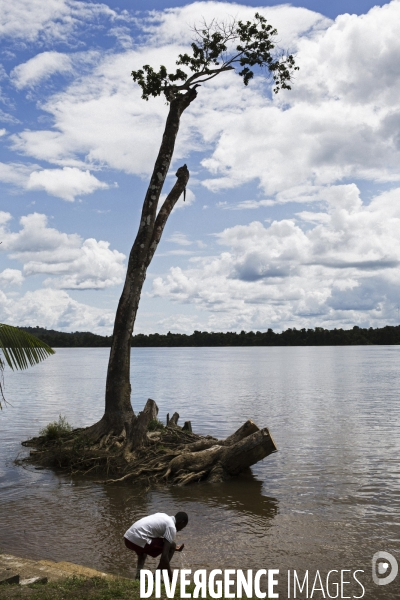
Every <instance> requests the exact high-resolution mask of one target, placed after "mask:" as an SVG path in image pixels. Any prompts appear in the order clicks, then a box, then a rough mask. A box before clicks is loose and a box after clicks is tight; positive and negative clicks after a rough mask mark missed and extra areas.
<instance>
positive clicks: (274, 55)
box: [86, 13, 298, 443]
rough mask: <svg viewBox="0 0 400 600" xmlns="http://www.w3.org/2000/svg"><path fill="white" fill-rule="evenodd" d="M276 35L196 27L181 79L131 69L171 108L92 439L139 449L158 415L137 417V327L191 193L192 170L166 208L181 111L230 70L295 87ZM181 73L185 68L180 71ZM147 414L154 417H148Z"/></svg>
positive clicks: (260, 21)
mask: <svg viewBox="0 0 400 600" xmlns="http://www.w3.org/2000/svg"><path fill="white" fill-rule="evenodd" d="M276 36H277V30H276V29H274V28H273V27H272V25H270V24H269V23H268V22H267V20H266V19H265V18H264V17H263V16H262V15H260V14H258V13H256V15H255V17H254V20H253V21H246V22H242V21H237V22H236V21H233V22H231V23H229V24H227V23H218V22H216V21H213V22H212V23H211V24H209V25H207V24H205V23H204V24H203V25H202V26H201V27H195V28H194V41H193V43H192V44H191V49H192V50H191V53H190V54H189V53H185V54H180V55H179V56H178V60H177V61H176V65H177V66H178V68H177V69H176V70H175V72H174V73H169V72H168V71H167V69H166V67H164V66H161V67H160V68H159V70H158V71H155V70H154V69H153V68H152V67H151V66H149V65H144V66H143V68H142V69H139V70H137V71H132V77H133V80H134V81H135V82H136V83H137V84H138V85H139V86H140V87H141V89H142V98H143V99H144V100H148V99H149V97H150V96H154V97H156V96H161V95H164V96H165V99H166V101H167V103H168V104H169V111H168V116H167V120H166V124H165V129H164V134H163V137H162V141H161V145H160V149H159V152H158V156H157V159H156V161H155V164H154V169H153V173H152V175H151V179H150V182H149V186H148V189H147V193H146V196H145V198H144V202H143V208H142V214H141V219H140V224H139V230H138V233H137V235H136V239H135V241H134V244H133V246H132V249H131V252H130V255H129V261H128V268H127V273H126V279H125V285H124V288H123V291H122V294H121V298H120V301H119V304H118V309H117V313H116V317H115V323H114V332H113V338H112V346H111V352H110V358H109V363H108V371H107V382H106V394H105V396H106V397H105V412H104V415H103V417H102V419H101V420H100V421H99V422H98V423H96V424H95V425H92V426H91V427H90V428H88V429H87V430H86V433H87V435H89V436H90V437H91V438H92V439H93V440H96V439H99V438H101V437H102V436H105V435H110V434H112V433H113V434H114V435H119V434H120V433H121V431H122V430H123V429H125V432H126V434H127V435H128V434H129V436H130V437H131V438H133V439H132V441H133V442H134V441H135V439H136V441H137V443H140V442H141V440H143V434H144V426H145V423H146V422H147V420H148V418H149V417H150V413H151V412H152V411H154V407H152V406H151V405H149V403H148V405H146V408H145V410H144V411H143V412H142V413H140V415H139V416H138V417H137V416H136V415H135V414H134V412H133V409H132V405H131V383H130V351H131V338H132V332H133V327H134V324H135V319H136V314H137V310H138V306H139V300H140V295H141V291H142V287H143V284H144V281H145V278H146V272H147V268H148V266H149V264H150V262H151V260H152V258H153V256H154V253H155V251H156V248H157V245H158V243H159V241H160V239H161V236H162V233H163V231H164V227H165V224H166V222H167V220H168V217H169V215H170V214H171V211H172V209H173V208H174V206H175V204H176V202H177V201H178V199H179V197H180V196H181V195H182V193H185V191H186V185H187V183H188V180H189V170H188V168H187V166H186V165H183V166H182V167H179V169H178V170H177V172H176V177H177V180H176V182H175V185H174V186H173V188H172V189H171V191H170V192H169V194H168V195H167V197H166V199H165V200H164V202H163V204H162V206H161V208H160V209H159V210H157V209H158V201H159V198H160V194H161V191H162V189H163V185H164V182H165V178H166V176H167V173H168V171H169V168H170V165H171V160H172V156H173V153H174V146H175V140H176V136H177V134H178V130H179V124H180V119H181V116H182V113H183V112H184V111H185V110H186V109H187V108H188V106H190V104H191V103H192V102H193V101H194V100H195V99H196V97H197V94H198V92H197V88H198V87H199V86H201V85H202V84H204V83H206V82H207V81H210V80H211V79H214V77H217V75H220V74H222V73H225V72H227V71H233V70H234V71H236V72H237V73H238V75H239V76H240V77H242V80H243V83H244V85H246V86H247V85H248V83H249V82H250V80H251V79H252V78H253V76H254V72H255V70H258V69H259V70H262V71H264V72H265V74H266V75H267V76H269V78H270V80H271V82H272V85H273V91H274V92H275V93H277V92H279V90H281V89H288V90H289V89H290V82H291V80H292V77H293V71H294V70H297V69H298V67H296V66H295V60H294V57H293V55H292V54H288V53H285V52H283V51H281V50H280V49H279V48H278V47H277V45H276ZM181 67H182V68H181ZM146 412H147V414H146Z"/></svg>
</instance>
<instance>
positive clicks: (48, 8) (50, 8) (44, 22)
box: [0, 0, 117, 43]
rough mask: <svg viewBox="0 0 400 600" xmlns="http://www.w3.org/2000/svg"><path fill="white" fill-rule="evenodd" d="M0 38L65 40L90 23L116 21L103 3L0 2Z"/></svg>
mask: <svg viewBox="0 0 400 600" xmlns="http://www.w3.org/2000/svg"><path fill="white" fill-rule="evenodd" d="M0 15H1V16H0V37H5V38H11V39H12V40H16V39H19V40H23V42H25V43H27V42H35V41H38V40H41V41H46V42H51V41H54V40H56V41H66V40H68V38H69V37H70V36H71V35H73V34H74V33H76V31H77V30H78V29H79V28H80V27H82V26H84V25H85V24H86V23H87V22H90V21H91V20H94V19H98V18H99V17H106V18H109V19H111V20H114V19H115V18H117V13H116V12H115V11H113V10H112V9H111V8H109V7H108V6H107V5H106V4H96V3H92V2H77V1H75V0H46V2H43V0H18V2H8V1H7V0H0Z"/></svg>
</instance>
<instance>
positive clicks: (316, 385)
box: [0, 346, 400, 600]
mask: <svg viewBox="0 0 400 600" xmlns="http://www.w3.org/2000/svg"><path fill="white" fill-rule="evenodd" d="M399 359H400V347H398V346H346V347H281V348H280V347H258V348H255V347H254V348H135V349H133V350H132V404H133V407H134V410H135V411H139V410H141V409H142V407H143V406H144V403H145V401H146V399H147V398H153V399H154V400H155V401H156V402H157V404H158V406H159V409H160V413H159V417H160V418H161V419H162V420H165V416H166V413H167V412H169V413H170V414H172V413H173V412H174V411H178V412H179V414H180V415H181V422H182V423H183V421H185V420H191V422H192V426H193V430H194V431H195V432H197V433H204V434H212V435H215V436H216V437H220V438H222V437H224V436H226V435H228V434H230V433H232V432H233V431H234V430H235V429H236V428H237V427H239V426H240V425H241V424H242V423H243V422H244V421H245V420H246V419H248V418H251V419H253V420H254V421H255V422H256V423H257V424H258V425H259V426H260V427H264V426H267V427H269V429H270V431H271V433H272V435H273V437H274V440H275V442H276V444H277V446H278V449H279V451H278V452H277V453H276V454H273V455H271V456H270V457H267V458H266V459H265V460H264V461H262V462H261V463H258V464H257V465H255V466H254V467H253V468H252V474H247V475H246V476H242V477H240V478H239V479H236V480H232V481H229V482H226V483H223V484H214V485H211V484H196V485H192V486H190V487H187V488H178V487H173V488H169V489H158V490H153V491H151V490H147V491H146V490H144V489H141V488H139V489H138V488H135V486H132V485H118V486H104V485H101V484H96V483H93V482H91V481H88V480H85V479H79V478H78V479H71V478H70V477H67V476H62V475H57V474H54V473H52V472H50V471H47V470H38V469H35V468H34V467H29V468H24V467H21V466H16V465H15V464H14V459H15V458H16V457H17V455H19V454H20V455H23V453H24V452H26V450H25V449H23V448H22V447H21V445H20V442H21V441H22V440H24V439H27V438H29V437H30V436H33V435H36V434H37V433H38V431H39V429H40V428H41V427H43V426H44V425H46V424H47V423H49V422H50V421H53V420H57V419H58V416H59V414H62V415H65V416H66V417H67V420H68V421H69V422H70V423H71V424H72V425H73V426H85V425H89V424H91V423H93V422H95V421H96V420H98V419H99V418H100V417H101V415H102V412H103V402H104V401H103V398H104V385H105V374H106V368H107V360H108V349H105V348H93V349H91V348H65V349H57V352H56V355H55V356H53V357H50V358H49V359H47V360H46V361H45V362H43V363H41V364H40V365H38V366H35V367H34V368H32V369H29V370H27V371H24V372H15V373H14V372H11V371H10V370H9V369H7V371H6V373H5V384H6V387H5V390H6V397H7V400H8V401H9V402H10V403H11V404H12V406H7V407H5V408H4V409H3V411H1V412H0V498H1V510H0V551H3V552H9V553H11V554H16V555H20V556H25V557H28V558H48V559H51V560H67V561H71V562H75V563H80V564H84V565H86V566H90V567H94V568H96V569H100V570H104V571H109V572H112V573H119V574H122V575H125V576H128V577H131V576H133V574H134V562H133V556H132V555H131V553H130V552H129V551H128V550H126V548H125V546H124V545H123V543H122V535H123V533H124V531H125V530H126V529H127V527H128V526H129V525H130V524H131V523H132V522H133V521H134V520H136V519H138V518H140V517H141V516H144V515H145V514H148V513H151V512H156V511H163V512H167V513H169V514H175V512H177V511H178V510H184V511H186V512H187V513H188V514H189V519H190V521H189V525H188V527H187V528H186V529H185V530H184V531H182V532H181V533H180V534H179V538H178V541H184V542H185V551H184V552H183V553H182V554H180V555H176V558H174V564H175V566H176V567H179V568H191V569H192V570H195V569H199V568H207V569H214V568H222V569H223V568H233V569H254V570H255V571H256V570H258V569H279V571H280V575H279V586H278V589H279V591H280V594H281V595H280V597H281V598H282V597H283V598H286V597H287V595H286V594H287V591H286V592H285V589H286V580H287V572H288V570H291V572H292V573H293V570H294V569H295V570H296V572H297V573H298V574H299V575H303V574H304V573H305V571H306V570H308V571H309V577H310V580H312V581H314V575H315V573H316V571H317V570H318V571H319V572H320V573H321V578H322V581H323V587H324V588H325V585H326V579H325V577H326V573H327V572H328V571H330V570H337V571H339V573H338V574H336V573H332V574H331V581H334V580H335V581H336V580H337V577H340V571H345V573H344V577H345V578H346V577H347V578H349V579H352V578H353V572H354V571H355V570H363V571H364V573H359V574H358V578H359V579H360V581H361V583H362V584H363V587H364V588H365V593H364V595H363V596H362V597H364V598H366V599H369V598H371V600H372V599H376V598H379V599H381V598H382V599H384V600H394V599H395V598H396V599H397V598H398V597H400V575H399V576H398V577H397V579H396V580H395V581H393V582H392V583H390V584H389V585H385V586H383V585H380V586H377V585H375V584H373V583H372V577H371V561H372V556H373V555H374V554H375V553H376V552H378V551H387V552H390V553H391V554H392V555H393V556H394V557H396V558H397V560H398V561H399V562H400V521H399V516H400V436H399V426H400V402H399V390H400V369H399ZM149 565H150V566H151V567H152V566H154V565H155V561H151V560H150V562H149ZM347 570H348V571H347ZM322 574H323V575H322ZM342 576H343V575H342ZM335 577H336V579H335ZM332 589H333V588H331V591H330V593H331V596H332V597H334V591H332ZM346 592H347V594H348V596H349V597H353V596H359V597H360V596H361V594H362V589H361V586H360V585H359V584H357V583H356V582H355V581H354V580H353V579H352V583H350V584H344V592H343V596H339V597H344V596H345V595H346ZM318 594H319V595H318ZM325 594H326V596H327V597H329V596H328V594H327V593H326V589H325ZM292 597H293V596H292ZM297 597H300V598H303V597H304V598H305V597H307V596H306V595H304V594H303V595H302V594H299V593H298V594H297ZM312 597H313V598H322V597H324V596H323V594H322V592H315V593H314V595H313V596H312Z"/></svg>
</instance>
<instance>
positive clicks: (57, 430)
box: [39, 415, 72, 440]
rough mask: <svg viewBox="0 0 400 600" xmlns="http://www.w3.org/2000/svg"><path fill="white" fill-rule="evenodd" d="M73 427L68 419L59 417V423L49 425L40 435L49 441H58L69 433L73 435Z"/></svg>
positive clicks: (54, 422)
mask: <svg viewBox="0 0 400 600" xmlns="http://www.w3.org/2000/svg"><path fill="white" fill-rule="evenodd" d="M71 431H72V426H71V425H70V424H69V423H68V421H67V419H66V417H62V416H61V415H59V417H58V421H53V423H49V424H48V425H46V427H43V429H41V430H40V432H39V435H43V436H44V437H46V438H47V439H48V440H58V439H59V438H62V437H64V436H65V435H67V434H68V433H71Z"/></svg>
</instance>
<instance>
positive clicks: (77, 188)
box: [26, 167, 108, 202]
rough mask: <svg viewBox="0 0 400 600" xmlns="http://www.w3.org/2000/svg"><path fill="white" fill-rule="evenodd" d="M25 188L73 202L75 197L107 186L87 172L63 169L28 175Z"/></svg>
mask: <svg viewBox="0 0 400 600" xmlns="http://www.w3.org/2000/svg"><path fill="white" fill-rule="evenodd" d="M26 187H27V189H28V190H45V191H46V192H47V193H48V194H50V195H51V196H57V197H58V198H62V199H63V200H68V201H69V202H73V201H74V200H75V196H78V195H84V194H92V193H93V192H94V191H96V190H98V189H107V188H108V185H107V184H106V183H104V182H103V181H99V180H98V179H97V178H96V177H95V176H94V175H92V174H91V173H90V172H89V171H81V170H80V169H77V168H76V167H64V168H63V169H43V170H42V171H34V172H33V173H31V174H30V176H29V180H28V183H27V186H26Z"/></svg>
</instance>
